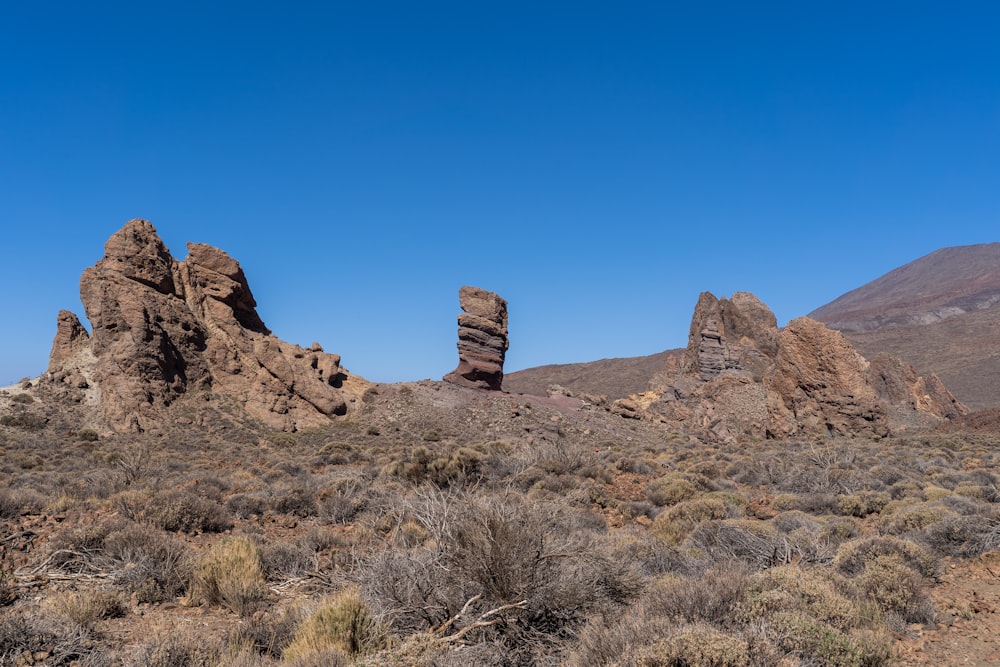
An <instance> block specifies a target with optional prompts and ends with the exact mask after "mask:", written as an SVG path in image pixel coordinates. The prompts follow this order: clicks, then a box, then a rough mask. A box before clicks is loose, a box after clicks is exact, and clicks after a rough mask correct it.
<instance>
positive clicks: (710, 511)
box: [653, 496, 743, 544]
mask: <svg viewBox="0 0 1000 667" xmlns="http://www.w3.org/2000/svg"><path fill="white" fill-rule="evenodd" d="M742 514H743V512H742V510H740V509H739V508H738V507H736V506H735V505H733V504H732V503H729V502H727V501H726V500H725V499H723V498H720V497H718V496H702V497H700V498H693V499H691V500H685V501H683V502H680V503H677V504H676V505H674V506H673V507H669V508H667V509H666V510H664V511H663V512H662V513H661V514H660V515H659V516H657V517H656V519H655V520H654V521H653V532H654V533H655V534H656V535H657V536H658V537H660V538H661V539H663V540H666V541H667V542H668V543H670V544H680V543H681V542H683V541H684V538H685V537H687V535H688V533H690V532H691V531H692V530H693V529H694V527H695V526H697V525H698V524H699V523H701V522H702V521H712V520H718V519H728V518H736V517H739V516H742Z"/></svg>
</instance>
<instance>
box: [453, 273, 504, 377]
mask: <svg viewBox="0 0 1000 667" xmlns="http://www.w3.org/2000/svg"><path fill="white" fill-rule="evenodd" d="M458 299H459V304H460V305H461V307H462V310H463V311H464V312H462V314H460V315H459V316H458V367H457V368H456V369H455V370H453V371H452V372H451V373H448V374H447V375H445V376H444V380H445V381H447V382H451V383H454V384H458V385H462V386H463V387H473V388H477V389H493V390H496V391H499V390H500V387H501V384H502V383H503V362H504V356H505V355H506V353H507V348H508V346H509V342H508V340H507V302H506V301H505V300H503V299H502V298H500V297H499V296H498V295H496V294H494V293H493V292H487V291H486V290H483V289H479V288H478V287H469V286H465V287H462V288H461V289H460V290H459V291H458Z"/></svg>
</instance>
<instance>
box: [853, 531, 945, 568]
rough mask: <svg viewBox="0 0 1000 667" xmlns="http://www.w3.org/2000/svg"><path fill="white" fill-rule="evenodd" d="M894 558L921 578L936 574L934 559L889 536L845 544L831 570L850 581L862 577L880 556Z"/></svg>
mask: <svg viewBox="0 0 1000 667" xmlns="http://www.w3.org/2000/svg"><path fill="white" fill-rule="evenodd" d="M891 554H896V555H898V556H899V557H900V559H901V560H902V562H903V563H905V564H906V565H907V567H909V568H911V569H913V570H914V571H915V572H918V573H919V574H920V575H921V576H924V577H934V576H935V575H936V574H937V558H935V557H934V555H933V554H931V553H930V552H928V551H927V550H925V549H923V548H921V547H920V546H918V545H916V544H914V543H913V542H907V541H905V540H901V539H899V538H898V537H891V536H872V537H866V538H863V539H860V540H854V541H851V542H846V543H844V544H842V545H841V546H840V548H839V549H838V550H837V558H836V560H834V567H836V569H837V570H838V571H839V572H841V573H842V574H846V575H847V576H849V577H853V576H857V575H859V574H861V573H862V572H863V571H864V569H865V567H866V566H867V564H868V563H870V562H871V561H874V560H875V559H876V558H878V557H879V556H885V555H891Z"/></svg>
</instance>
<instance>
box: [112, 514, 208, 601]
mask: <svg viewBox="0 0 1000 667" xmlns="http://www.w3.org/2000/svg"><path fill="white" fill-rule="evenodd" d="M101 555H102V557H103V559H104V562H107V563H108V565H107V566H106V567H108V569H111V570H112V572H113V573H114V579H115V582H116V583H117V584H119V585H121V586H124V587H125V588H126V590H129V591H132V592H134V593H135V594H136V596H137V597H138V600H139V602H159V601H161V600H165V599H169V598H172V597H175V596H177V595H179V594H180V593H181V592H182V591H183V590H184V588H185V586H186V584H187V581H188V579H189V578H190V576H191V562H190V556H189V552H188V550H187V547H186V546H184V544H183V543H181V542H180V541H178V540H177V539H175V538H174V537H172V536H171V535H168V534H167V533H165V532H163V531H161V530H157V529H155V528H153V527H151V526H145V525H136V524H131V525H126V526H124V527H122V528H120V529H118V530H114V531H112V532H109V533H108V534H107V535H106V536H105V538H104V540H103V543H102V551H101Z"/></svg>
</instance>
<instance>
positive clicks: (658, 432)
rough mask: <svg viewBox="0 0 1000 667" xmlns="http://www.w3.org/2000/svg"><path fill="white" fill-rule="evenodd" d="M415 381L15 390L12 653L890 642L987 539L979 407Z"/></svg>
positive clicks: (109, 657) (818, 646)
mask: <svg viewBox="0 0 1000 667" xmlns="http://www.w3.org/2000/svg"><path fill="white" fill-rule="evenodd" d="M406 389H408V391H407V392H406V393H405V394H403V393H401V391H400V390H398V389H396V388H394V387H392V386H385V385H383V386H380V387H379V389H378V391H374V392H371V393H369V394H368V395H367V399H365V400H364V401H363V403H364V410H365V412H364V415H362V416H352V417H350V418H345V419H343V420H340V421H337V422H335V423H334V424H333V425H331V426H330V427H327V428H323V429H311V430H307V431H301V432H298V433H295V434H291V435H289V434H276V433H271V432H268V431H266V430H264V429H262V428H258V427H253V426H251V425H247V424H245V423H237V422H224V423H225V424H226V428H225V429H219V430H214V428H215V427H216V426H217V422H214V421H213V419H208V418H205V417H204V416H201V417H198V418H197V419H195V417H196V416H197V415H199V414H201V413H199V412H197V411H200V410H211V409H214V407H213V406H207V407H206V406H205V405H202V404H196V403H192V404H191V407H190V410H192V413H191V416H192V418H191V422H192V424H191V425H187V426H185V428H183V429H179V428H178V429H176V430H170V431H165V432H164V433H156V434H141V435H129V436H124V435H102V436H100V437H95V438H92V437H90V436H85V435H84V432H85V429H84V428H83V427H82V426H81V425H79V424H74V423H73V422H72V419H71V417H72V415H71V414H59V415H57V414H49V413H48V412H46V410H45V407H44V406H45V403H44V401H41V400H39V401H36V402H35V403H33V404H30V405H29V404H28V403H23V404H22V403H19V404H17V406H18V407H17V408H15V409H21V408H22V407H23V408H24V409H26V410H31V411H34V412H35V413H37V415H38V416H39V417H41V418H42V419H46V420H49V421H48V422H46V425H44V426H43V427H41V428H40V429H37V430H31V429H24V428H21V427H20V426H15V425H8V426H0V446H2V448H3V451H4V457H3V467H2V475H3V481H4V485H3V488H0V521H2V522H4V525H5V526H6V528H7V535H9V536H10V538H9V539H8V541H7V542H5V543H4V545H5V548H6V549H5V551H4V554H5V556H4V560H3V561H0V570H2V574H3V577H4V579H3V582H4V585H3V586H0V602H2V603H3V604H4V605H6V606H0V656H2V657H0V662H4V661H5V660H6V661H8V662H12V661H16V660H17V659H18V656H21V655H24V653H25V651H30V652H31V653H32V655H34V654H36V653H37V654H38V655H43V654H44V655H47V656H48V657H46V658H43V659H35V658H32V659H33V660H36V663H37V662H38V660H41V661H42V662H41V663H39V664H55V665H69V664H71V663H73V662H74V661H75V662H77V663H78V664H80V665H101V664H125V665H140V664H142V665H146V664H149V665H164V666H171V665H205V666H206V667H220V666H223V665H229V666H232V667H267V666H271V665H279V664H285V665H300V666H306V665H350V666H352V667H360V666H369V665H407V666H410V665H430V664H438V665H452V664H494V665H526V664H566V665H577V666H581V667H582V666H584V665H586V666H587V667H590V666H592V665H594V666H600V665H741V666H743V665H745V666H753V667H763V666H765V665H775V664H783V663H784V664H790V665H791V664H802V665H813V664H815V665H851V666H863V665H889V664H893V661H894V660H895V658H894V651H895V650H896V648H895V646H896V645H897V641H896V639H894V637H896V636H898V637H903V636H905V633H906V632H912V630H911V629H910V628H911V627H917V626H916V625H914V624H920V626H919V627H928V628H932V627H934V624H935V623H937V622H939V620H940V619H941V618H945V617H947V616H948V615H951V616H955V615H959V616H958V617H959V618H962V619H965V618H974V617H975V616H976V611H975V609H974V608H972V607H971V606H962V607H961V608H960V609H957V610H949V611H947V612H944V611H942V610H941V609H939V608H936V607H935V605H934V602H933V600H934V595H933V592H934V590H935V587H936V586H938V585H939V583H938V582H939V577H941V576H942V572H945V571H949V570H950V565H951V564H955V563H959V564H961V563H964V562H967V561H966V560H963V559H969V558H975V557H978V556H979V555H980V554H984V553H986V552H989V551H990V550H995V549H997V548H998V546H1000V502H998V501H1000V495H998V493H997V478H996V476H995V470H996V467H997V465H998V463H1000V454H998V453H997V452H998V450H997V448H996V442H997V441H996V440H995V439H994V437H993V436H992V435H984V434H983V433H982V432H975V433H961V432H959V433H954V432H951V433H948V434H945V435H942V434H936V433H932V432H928V433H923V434H920V435H909V436H907V437H900V438H883V439H881V440H877V441H876V440H851V439H838V438H830V439H829V440H828V441H822V442H818V441H808V442H806V441H801V442H799V441H795V440H791V441H781V442H776V441H767V440H764V441H761V442H742V443H739V444H737V445H724V444H711V443H705V442H700V441H698V440H697V439H695V438H692V437H689V436H688V435H686V434H681V433H664V431H663V430H662V428H661V427H660V426H659V425H656V424H651V423H647V422H639V421H636V420H623V419H620V418H617V417H615V418H613V419H611V418H608V419H605V418H603V417H602V416H601V415H602V414H604V413H598V412H594V413H587V412H580V413H576V414H567V413H563V412H559V411H557V410H551V409H548V408H545V407H542V406H539V405H533V406H531V407H528V405H527V404H525V403H519V402H518V400H517V399H516V398H514V397H506V396H499V395H498V396H497V397H495V398H492V399H490V400H492V401H493V402H492V403H490V402H489V401H486V402H484V403H482V404H475V405H466V404H446V405H447V409H438V408H434V409H431V408H428V407H427V404H426V403H422V401H426V400H427V399H426V398H425V396H430V395H433V394H432V393H431V392H435V393H436V392H437V391H438V390H437V389H434V388H433V387H431V388H428V389H426V390H425V389H423V388H421V387H419V386H414V387H406ZM435 400H441V397H440V395H439V394H438V395H437V396H435ZM403 402H405V405H406V406H407V408H406V410H407V411H406V412H400V411H398V410H397V409H396V407H395V406H398V405H400V404H402V403H403ZM386 406H394V407H392V409H391V410H390V409H389V408H387V407H386ZM421 406H423V407H421ZM515 413H516V414H515ZM205 414H214V413H211V412H206V413H205ZM219 419H220V420H221V419H222V418H221V417H219ZM53 420H55V421H58V422H59V423H60V424H61V426H60V428H61V429H62V430H61V431H57V430H54V429H55V427H54V426H53V425H52V422H53ZM194 424H205V425H206V426H204V427H197V426H195V425H194ZM483 424H486V425H488V426H482V425H483ZM255 429H257V430H255ZM373 430H374V431H376V432H377V435H375V434H373V433H372V431H373ZM60 434H62V435H60ZM433 434H436V436H437V437H431V438H428V437H427V436H428V435H433ZM95 435H96V433H95ZM943 564H947V565H943ZM29 591H30V594H25V593H27V592H29ZM179 618H180V619H191V618H198V619H202V618H203V619H205V624H204V628H203V629H199V627H201V626H198V627H196V626H195V625H190V626H189V625H183V626H178V627H183V628H187V629H186V630H181V631H178V632H174V633H167V632H164V631H163V630H162V627H163V625H162V623H173V622H176V619H179ZM164 619H170V620H164ZM185 623H187V620H185ZM110 628H115V631H114V632H111V631H110V630H109V629H110ZM123 633H124V634H123ZM893 633H898V634H897V635H894V634H893ZM126 637H128V639H125V638H126ZM88 661H89V662H88ZM25 664H30V663H25Z"/></svg>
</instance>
